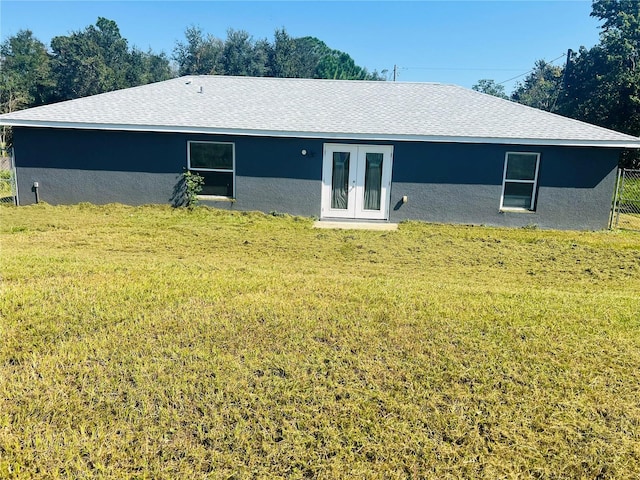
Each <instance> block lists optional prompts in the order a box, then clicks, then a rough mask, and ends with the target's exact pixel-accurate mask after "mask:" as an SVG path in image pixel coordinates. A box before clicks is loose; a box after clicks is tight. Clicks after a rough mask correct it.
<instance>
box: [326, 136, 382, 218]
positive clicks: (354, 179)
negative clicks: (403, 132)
mask: <svg viewBox="0 0 640 480" xmlns="http://www.w3.org/2000/svg"><path fill="white" fill-rule="evenodd" d="M334 152H349V153H350V154H351V157H350V158H352V159H353V160H350V165H349V192H348V204H349V208H348V209H335V208H331V198H332V180H333V153H334ZM367 153H382V154H383V162H382V172H381V175H382V178H381V185H380V209H379V210H365V209H364V208H363V202H364V201H363V198H364V197H363V194H364V179H365V172H364V168H365V167H364V166H365V164H366V154H367ZM392 171H393V145H369V144H359V143H325V144H324V145H323V148H322V199H321V202H322V203H321V213H320V218H345V219H352V220H388V219H389V203H390V197H391V177H392Z"/></svg>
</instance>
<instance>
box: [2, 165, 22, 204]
mask: <svg viewBox="0 0 640 480" xmlns="http://www.w3.org/2000/svg"><path fill="white" fill-rule="evenodd" d="M0 204H3V205H7V204H9V205H17V204H18V188H17V185H16V170H15V168H14V164H13V156H9V157H0Z"/></svg>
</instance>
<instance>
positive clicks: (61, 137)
mask: <svg viewBox="0 0 640 480" xmlns="http://www.w3.org/2000/svg"><path fill="white" fill-rule="evenodd" d="M0 124H3V125H12V126H13V127H14V152H15V163H16V173H17V179H18V187H19V192H20V196H19V203H20V204H21V205H26V204H29V203H33V202H35V200H36V198H35V189H34V183H36V182H37V185H38V188H37V190H38V192H37V193H38V195H39V198H40V199H41V200H43V201H46V202H48V203H52V204H67V203H77V202H93V203H110V202H121V203H125V204H133V205H135V204H145V203H172V204H176V205H177V204H180V203H181V202H182V201H183V194H184V192H183V185H182V175H183V173H184V172H185V171H191V172H195V173H198V174H199V175H201V176H202V177H204V182H205V184H204V188H203V191H202V195H201V198H202V201H203V203H205V204H209V205H214V206H217V207H221V208H230V209H238V210H261V211H265V212H269V211H280V212H287V213H291V214H296V215H305V216H315V217H318V218H320V219H354V220H367V221H380V222H386V221H393V222H397V221H400V220H405V219H416V220H425V221H430V222H447V223H470V224H488V225H505V226H524V225H533V224H535V225H538V226H540V227H542V228H561V229H603V228H606V227H607V222H608V217H609V211H610V207H611V198H612V195H613V190H614V184H615V172H616V166H617V163H618V159H619V155H620V153H621V151H622V150H623V149H625V148H640V139H639V138H636V137H632V136H629V135H624V134H621V133H618V132H614V131H611V130H607V129H604V128H600V127H596V126H593V125H589V124H586V123H582V122H579V121H576V120H571V119H568V118H564V117H561V116H558V115H554V114H550V113H547V112H543V111H540V110H536V109H533V108H529V107H526V106H523V105H519V104H516V103H513V102H509V101H506V100H502V99H499V98H495V97H492V96H489V95H484V94H481V93H478V92H474V91H471V90H467V89H464V88H461V87H457V86H452V85H442V84H426V83H391V82H363V81H335V80H309V79H281V78H251V77H222V76H191V77H182V78H176V79H172V80H168V81H165V82H160V83H156V84H151V85H145V86H141V87H135V88H130V89H125V90H120V91H115V92H110V93H105V94H101V95H96V96H93V97H87V98H82V99H77V100H71V101H67V102H62V103H58V104H53V105H48V106H43V107H36V108H31V109H28V110H24V111H20V112H14V113H11V114H6V115H2V116H0Z"/></svg>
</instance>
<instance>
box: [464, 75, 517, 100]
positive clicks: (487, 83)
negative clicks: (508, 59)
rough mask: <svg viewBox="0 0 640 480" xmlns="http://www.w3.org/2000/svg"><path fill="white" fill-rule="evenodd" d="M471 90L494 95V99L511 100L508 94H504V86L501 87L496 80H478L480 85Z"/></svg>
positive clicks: (477, 84)
mask: <svg viewBox="0 0 640 480" xmlns="http://www.w3.org/2000/svg"><path fill="white" fill-rule="evenodd" d="M471 89H472V90H475V91H476V92H480V93H486V94H487V95H493V96H494V97H498V98H503V99H505V100H508V99H509V97H507V94H506V93H505V92H504V85H499V84H497V83H496V82H495V81H494V80H490V79H486V78H485V79H482V80H478V83H476V84H475V85H474V86H472V87H471Z"/></svg>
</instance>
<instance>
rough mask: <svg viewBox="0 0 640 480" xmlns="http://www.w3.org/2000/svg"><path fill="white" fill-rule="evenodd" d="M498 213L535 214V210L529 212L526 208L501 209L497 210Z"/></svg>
mask: <svg viewBox="0 0 640 480" xmlns="http://www.w3.org/2000/svg"><path fill="white" fill-rule="evenodd" d="M499 212H500V213H536V211H535V210H529V209H528V208H516V207H502V208H501V209H500V210H499Z"/></svg>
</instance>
